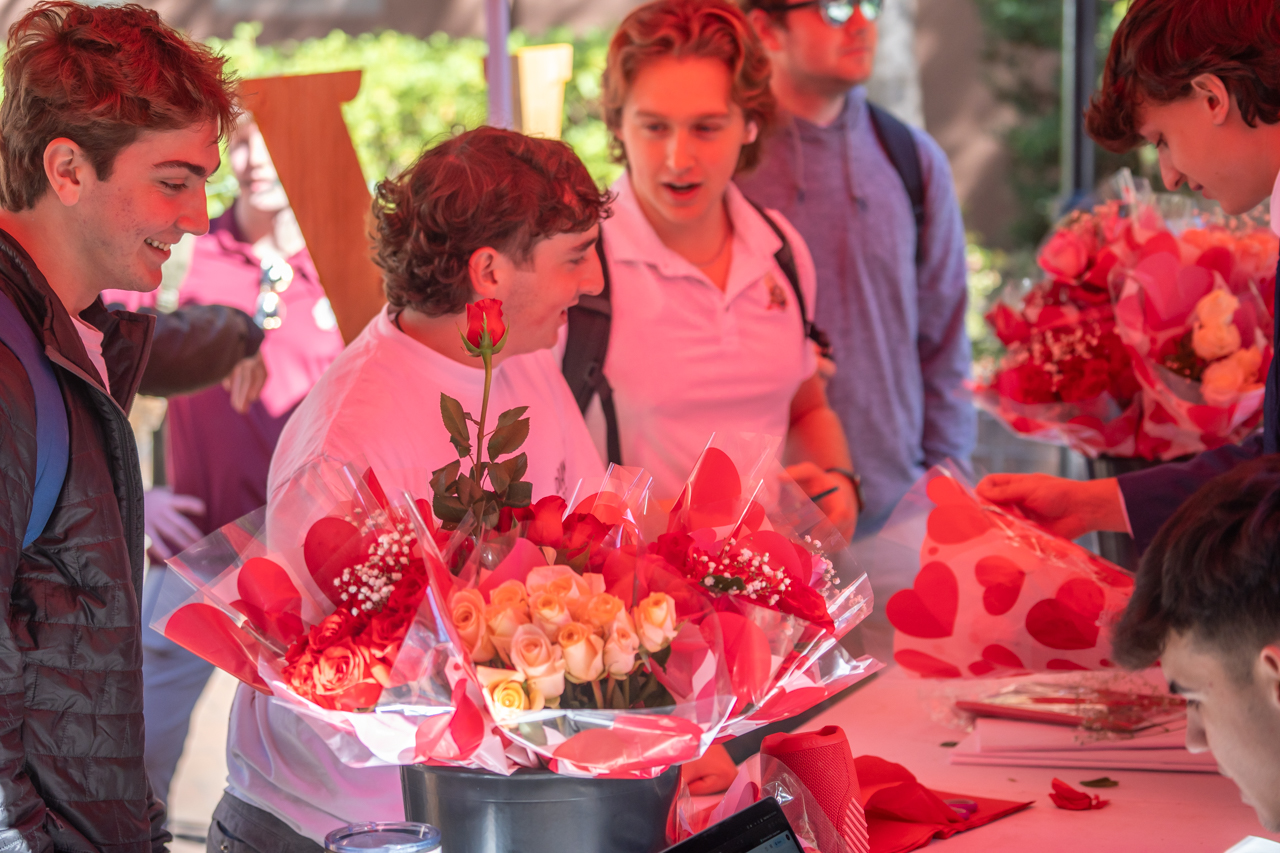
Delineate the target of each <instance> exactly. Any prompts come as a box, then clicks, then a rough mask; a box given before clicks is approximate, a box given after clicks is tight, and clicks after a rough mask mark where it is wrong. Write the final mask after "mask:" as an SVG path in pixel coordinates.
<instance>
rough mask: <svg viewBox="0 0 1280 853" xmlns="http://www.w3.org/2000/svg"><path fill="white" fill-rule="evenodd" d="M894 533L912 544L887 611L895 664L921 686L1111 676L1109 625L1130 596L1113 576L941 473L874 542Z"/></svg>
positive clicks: (1122, 577)
mask: <svg viewBox="0 0 1280 853" xmlns="http://www.w3.org/2000/svg"><path fill="white" fill-rule="evenodd" d="M921 513H924V514H927V515H926V517H925V518H924V519H923V521H924V523H923V524H921V523H919V522H920V521H921V519H920V517H919V516H920V514H921ZM912 516H915V517H914V518H913V517H912ZM913 522H915V523H913ZM895 531H896V533H897V535H901V534H902V532H903V531H914V532H915V535H916V536H917V538H918V539H919V543H918V551H916V549H915V547H913V548H912V551H913V552H915V553H918V554H919V567H918V570H917V573H916V575H915V582H914V584H913V585H912V586H911V587H909V588H907V589H903V590H900V591H899V592H897V593H895V594H894V595H893V597H892V598H890V599H889V603H888V604H887V605H886V607H885V612H886V615H887V616H888V619H889V622H890V623H891V624H892V625H893V627H894V643H893V648H894V655H893V656H894V660H896V661H897V662H898V664H899V665H901V666H903V667H904V668H906V669H908V670H910V671H911V672H914V673H916V674H918V675H921V676H925V677H930V678H982V677H988V676H993V677H994V676H1005V675H1017V674H1021V673H1031V672H1054V671H1058V672H1062V671H1070V670H1105V669H1110V668H1113V667H1114V666H1115V664H1114V663H1112V662H1111V660H1109V656H1110V649H1111V639H1110V637H1111V626H1112V625H1113V624H1114V622H1115V620H1116V619H1117V618H1118V617H1119V614H1120V612H1121V611H1122V610H1123V609H1124V607H1125V605H1126V604H1127V603H1128V601H1129V597H1130V595H1131V594H1132V592H1133V578H1132V577H1131V576H1130V575H1129V574H1127V573H1126V572H1124V571H1123V570H1121V569H1120V568H1119V567H1117V566H1115V565H1113V564H1111V563H1109V562H1107V561H1106V560H1103V559H1102V558H1100V557H1098V556H1096V555H1094V554H1092V553H1090V552H1089V551H1087V550H1085V549H1084V548H1081V547H1080V546H1079V545H1076V544H1075V543H1073V542H1070V541H1067V540H1065V539H1061V538H1059V537H1056V536H1053V535H1051V534H1049V533H1046V532H1045V531H1043V530H1041V529H1040V528H1038V527H1036V526H1035V525H1033V524H1031V523H1030V522H1028V521H1026V520H1025V519H1022V518H1019V517H1017V516H1014V515H1012V514H1010V513H1009V512H1007V511H1005V510H1004V509H1002V508H1000V507H997V506H996V505H994V504H991V503H989V502H987V501H984V500H982V499H981V498H979V497H978V496H977V495H976V494H975V493H974V491H973V490H972V489H971V488H970V487H969V486H968V485H967V484H966V483H964V482H963V481H962V480H961V479H960V478H958V477H957V476H955V475H954V474H953V473H952V472H951V471H949V470H947V469H945V468H941V467H935V468H933V469H932V470H930V471H929V472H928V473H926V474H925V476H924V477H923V478H921V480H920V481H919V482H918V483H916V485H915V486H914V487H913V489H912V493H911V494H909V495H908V498H906V499H904V500H903V502H902V504H901V506H900V507H899V510H898V511H896V512H895V514H894V517H893V518H892V519H891V520H890V523H889V525H887V526H886V529H885V532H884V533H882V534H881V535H882V536H884V535H889V536H892V535H895ZM921 534H922V535H921ZM899 544H903V543H902V542H901V541H899ZM912 545H913V546H914V543H912Z"/></svg>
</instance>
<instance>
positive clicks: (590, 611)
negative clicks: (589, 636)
mask: <svg viewBox="0 0 1280 853" xmlns="http://www.w3.org/2000/svg"><path fill="white" fill-rule="evenodd" d="M621 612H622V599H620V598H618V597H617V596H616V595H610V594H609V593H607V592H602V593H600V594H599V595H593V596H592V597H591V600H590V601H588V602H587V606H586V609H585V610H584V611H583V617H584V618H583V620H582V621H584V622H586V623H587V624H588V625H590V626H591V627H592V628H595V629H596V633H597V634H599V635H600V636H602V637H603V636H605V635H606V634H607V633H608V630H609V626H610V625H612V624H613V620H614V619H617V618H618V614H619V613H621Z"/></svg>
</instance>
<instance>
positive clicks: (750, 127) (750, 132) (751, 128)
mask: <svg viewBox="0 0 1280 853" xmlns="http://www.w3.org/2000/svg"><path fill="white" fill-rule="evenodd" d="M759 138H760V125H758V124H756V123H755V122H754V121H749V122H747V138H746V141H745V142H743V143H742V144H743V145H750V144H751V143H753V142H755V141H756V140H757V139H759Z"/></svg>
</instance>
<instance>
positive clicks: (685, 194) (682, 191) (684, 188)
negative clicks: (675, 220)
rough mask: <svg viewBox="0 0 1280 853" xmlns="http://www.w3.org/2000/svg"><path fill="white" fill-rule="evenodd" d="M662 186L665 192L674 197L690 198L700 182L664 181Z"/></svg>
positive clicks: (700, 185)
mask: <svg viewBox="0 0 1280 853" xmlns="http://www.w3.org/2000/svg"><path fill="white" fill-rule="evenodd" d="M663 186H664V187H666V188H667V192H669V193H671V195H673V196H675V197H676V199H687V198H692V197H693V195H694V194H695V193H697V191H698V190H699V189H700V188H701V187H702V184H674V183H664V184H663Z"/></svg>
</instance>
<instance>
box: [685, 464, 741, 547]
mask: <svg viewBox="0 0 1280 853" xmlns="http://www.w3.org/2000/svg"><path fill="white" fill-rule="evenodd" d="M741 498H742V478H741V477H740V476H739V475H738V466H736V465H734V464H733V460H732V459H730V458H729V456H728V454H726V453H725V452H724V451H723V450H718V449H716V448H714V447H708V448H707V449H706V450H705V451H703V453H702V459H701V461H700V462H699V463H698V473H697V474H695V475H694V477H693V486H692V489H691V497H690V500H689V525H690V527H692V528H693V529H694V530H697V529H698V528H699V527H719V526H720V525H723V524H732V523H733V522H735V521H737V520H738V519H737V510H738V502H739V501H740V500H741Z"/></svg>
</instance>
